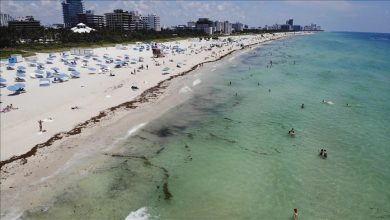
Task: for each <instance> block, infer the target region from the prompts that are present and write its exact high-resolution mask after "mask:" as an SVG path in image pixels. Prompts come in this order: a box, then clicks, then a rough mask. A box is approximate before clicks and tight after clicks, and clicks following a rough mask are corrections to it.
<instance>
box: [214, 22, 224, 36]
mask: <svg viewBox="0 0 390 220" xmlns="http://www.w3.org/2000/svg"><path fill="white" fill-rule="evenodd" d="M214 27H215V30H214V31H215V32H216V33H219V34H220V33H222V32H223V23H222V22H220V21H214Z"/></svg>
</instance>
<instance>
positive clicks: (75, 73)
mask: <svg viewBox="0 0 390 220" xmlns="http://www.w3.org/2000/svg"><path fill="white" fill-rule="evenodd" d="M71 73H72V75H75V76H78V75H80V72H79V71H76V70H75V71H72V72H71Z"/></svg>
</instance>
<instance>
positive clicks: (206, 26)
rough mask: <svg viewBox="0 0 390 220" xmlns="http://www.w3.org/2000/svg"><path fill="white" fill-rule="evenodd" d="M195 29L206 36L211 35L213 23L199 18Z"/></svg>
mask: <svg viewBox="0 0 390 220" xmlns="http://www.w3.org/2000/svg"><path fill="white" fill-rule="evenodd" d="M195 28H196V30H199V31H203V32H205V33H207V34H213V22H212V21H210V20H209V19H208V18H199V19H198V21H197V22H196V24H195Z"/></svg>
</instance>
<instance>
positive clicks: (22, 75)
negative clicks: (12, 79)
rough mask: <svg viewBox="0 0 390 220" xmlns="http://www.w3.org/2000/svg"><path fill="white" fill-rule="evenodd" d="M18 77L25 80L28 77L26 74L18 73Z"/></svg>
mask: <svg viewBox="0 0 390 220" xmlns="http://www.w3.org/2000/svg"><path fill="white" fill-rule="evenodd" d="M16 76H17V77H19V78H24V77H26V74H24V73H17V74H16Z"/></svg>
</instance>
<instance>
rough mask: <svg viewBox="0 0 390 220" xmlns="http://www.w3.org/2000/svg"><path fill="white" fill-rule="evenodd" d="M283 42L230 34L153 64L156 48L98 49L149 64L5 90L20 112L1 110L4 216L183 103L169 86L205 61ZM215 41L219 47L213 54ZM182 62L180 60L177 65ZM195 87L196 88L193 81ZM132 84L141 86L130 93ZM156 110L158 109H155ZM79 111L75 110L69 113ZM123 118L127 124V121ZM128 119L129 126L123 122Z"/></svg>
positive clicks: (7, 74)
mask: <svg viewBox="0 0 390 220" xmlns="http://www.w3.org/2000/svg"><path fill="white" fill-rule="evenodd" d="M282 37H286V35H285V34H275V35H264V36H263V37H261V36H259V35H257V36H256V35H246V36H241V37H231V38H232V39H233V40H234V41H233V42H227V41H226V39H227V37H226V38H220V39H219V40H218V41H201V42H199V41H198V40H182V41H178V42H168V43H164V44H165V45H166V46H168V47H169V46H170V47H172V46H174V45H179V47H180V48H183V49H185V51H184V53H172V52H171V50H169V52H170V53H169V54H166V56H165V57H164V58H156V59H153V58H152V54H151V51H143V52H138V51H135V50H132V49H131V48H134V47H135V45H128V46H127V50H123V49H116V48H98V49H94V53H95V54H97V55H98V56H100V57H102V56H103V55H104V54H106V53H108V54H110V56H111V57H114V58H115V57H118V56H122V57H123V56H124V54H129V56H130V57H132V58H133V57H139V56H142V57H144V61H143V62H142V63H137V64H131V65H130V66H129V67H122V68H118V69H117V68H114V67H113V66H114V64H107V65H108V66H110V68H111V70H112V73H113V74H114V75H115V76H112V77H110V76H109V75H108V73H106V74H93V75H91V74H88V73H87V70H86V69H85V68H81V67H80V66H78V68H77V70H79V71H80V72H81V77H80V78H78V79H70V80H69V81H68V82H65V83H58V84H52V85H50V86H49V87H40V86H39V81H38V80H37V79H30V78H26V82H25V84H26V90H27V93H24V94H21V95H17V96H8V94H10V93H11V92H10V91H8V90H7V89H6V88H2V89H1V94H2V96H1V101H2V103H1V109H3V108H4V107H5V106H6V105H8V104H11V103H12V104H13V106H14V107H17V108H18V109H15V110H11V111H10V112H6V113H1V174H2V175H1V192H2V196H1V200H2V202H1V214H2V215H4V213H5V212H8V213H9V212H12V208H13V207H22V209H23V210H25V209H28V208H32V207H35V206H36V205H38V204H39V203H40V202H41V201H45V200H47V199H49V198H50V195H51V194H54V193H55V192H54V191H53V192H52V193H47V194H42V193H40V192H42V190H43V191H44V190H45V188H46V187H49V186H50V182H49V181H47V179H48V178H49V177H51V176H53V175H57V174H58V173H60V172H61V171H64V170H65V168H66V167H67V166H69V164H70V161H72V163H74V162H75V161H76V162H77V160H78V159H79V156H80V155H91V154H97V153H101V152H102V151H103V150H107V149H106V148H107V146H108V145H112V144H113V143H114V142H116V141H118V140H121V138H122V139H123V137H128V136H129V135H131V134H132V133H133V132H135V131H136V130H137V129H139V128H140V127H142V126H143V125H144V124H145V123H147V122H148V121H151V120H153V119H154V118H157V117H158V116H159V115H161V114H163V112H166V111H167V110H169V109H170V108H171V107H172V106H174V105H176V104H179V103H180V102H181V101H183V100H185V98H184V97H182V96H180V95H178V94H180V92H178V91H177V89H178V88H171V89H170V90H169V89H167V88H166V87H167V86H168V84H169V81H170V80H172V79H173V78H175V77H178V76H182V75H185V74H187V73H189V72H190V71H192V70H195V69H197V68H199V66H201V65H202V63H205V62H213V61H216V60H219V59H221V58H222V57H224V56H226V55H228V54H230V53H232V52H233V51H236V50H239V49H242V45H244V46H249V45H256V44H259V43H263V42H269V41H270V40H274V39H279V38H282ZM224 40H225V41H224ZM212 44H214V45H219V46H220V47H213V48H211V49H210V46H211V45H212ZM129 48H130V49H129ZM56 55H57V58H56V59H55V60H54V62H53V65H46V68H50V67H51V66H58V67H59V68H60V69H64V70H65V69H66V68H67V67H66V66H65V65H64V64H63V63H62V62H61V61H60V60H59V57H60V54H58V53H57V54H56ZM47 57H48V54H38V55H37V58H38V59H39V60H41V61H44V60H46V58H47ZM172 60H173V62H171V61H172ZM156 62H158V63H160V65H159V66H158V65H156ZM178 63H181V64H180V66H181V67H180V68H178V67H177V64H178ZM18 65H23V66H26V67H27V75H29V73H30V72H33V70H34V69H35V68H34V67H28V64H27V63H26V62H23V63H18V64H17V66H18ZM90 65H92V64H90ZM141 65H143V66H144V67H145V66H146V65H148V68H147V69H146V68H144V69H143V70H140V71H138V72H137V73H136V74H135V75H134V74H130V72H131V71H133V70H134V69H135V68H138V67H139V66H141ZM166 67H168V68H169V71H168V72H169V74H167V75H163V74H162V73H163V72H165V71H163V70H162V69H164V68H166ZM1 69H2V74H1V75H2V77H3V78H5V79H7V83H8V84H9V85H10V84H12V83H13V78H14V77H15V72H16V70H12V71H11V70H5V67H4V65H2V67H1ZM10 82H11V83H10ZM193 84H194V85H195V84H196V83H195V81H194V83H193ZM134 85H136V86H137V87H139V89H138V90H132V89H131V86H134ZM163 93H164V94H163ZM173 94H176V95H173ZM156 105H158V106H159V107H158V108H156V107H155V106H156ZM75 106H77V107H78V108H77V109H72V107H75ZM124 117H126V118H128V119H127V120H122V119H123V118H124ZM38 120H43V121H44V122H43V128H44V129H45V130H46V132H39V130H38ZM123 121H127V122H128V121H132V123H131V125H129V124H128V123H126V124H123ZM113 124H116V130H115V131H116V132H115V134H113V133H111V132H112V127H110V126H109V125H113ZM129 126H130V128H131V129H130V130H129ZM97 137H98V138H97ZM80 146H82V147H80ZM103 146H104V147H103ZM75 155H78V156H75ZM97 158H98V157H97ZM85 166H86V165H85ZM79 170H80V169H79ZM75 176H79V175H75ZM26 179H28V181H26ZM56 181H61V180H60V179H57V180H56ZM62 181H64V182H66V181H70V179H69V180H67V179H66V178H64V179H62ZM46 189H47V188H46ZM18 196H22V197H23V200H20V198H19V199H17V197H18ZM3 201H9V202H7V203H5V202H3Z"/></svg>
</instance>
